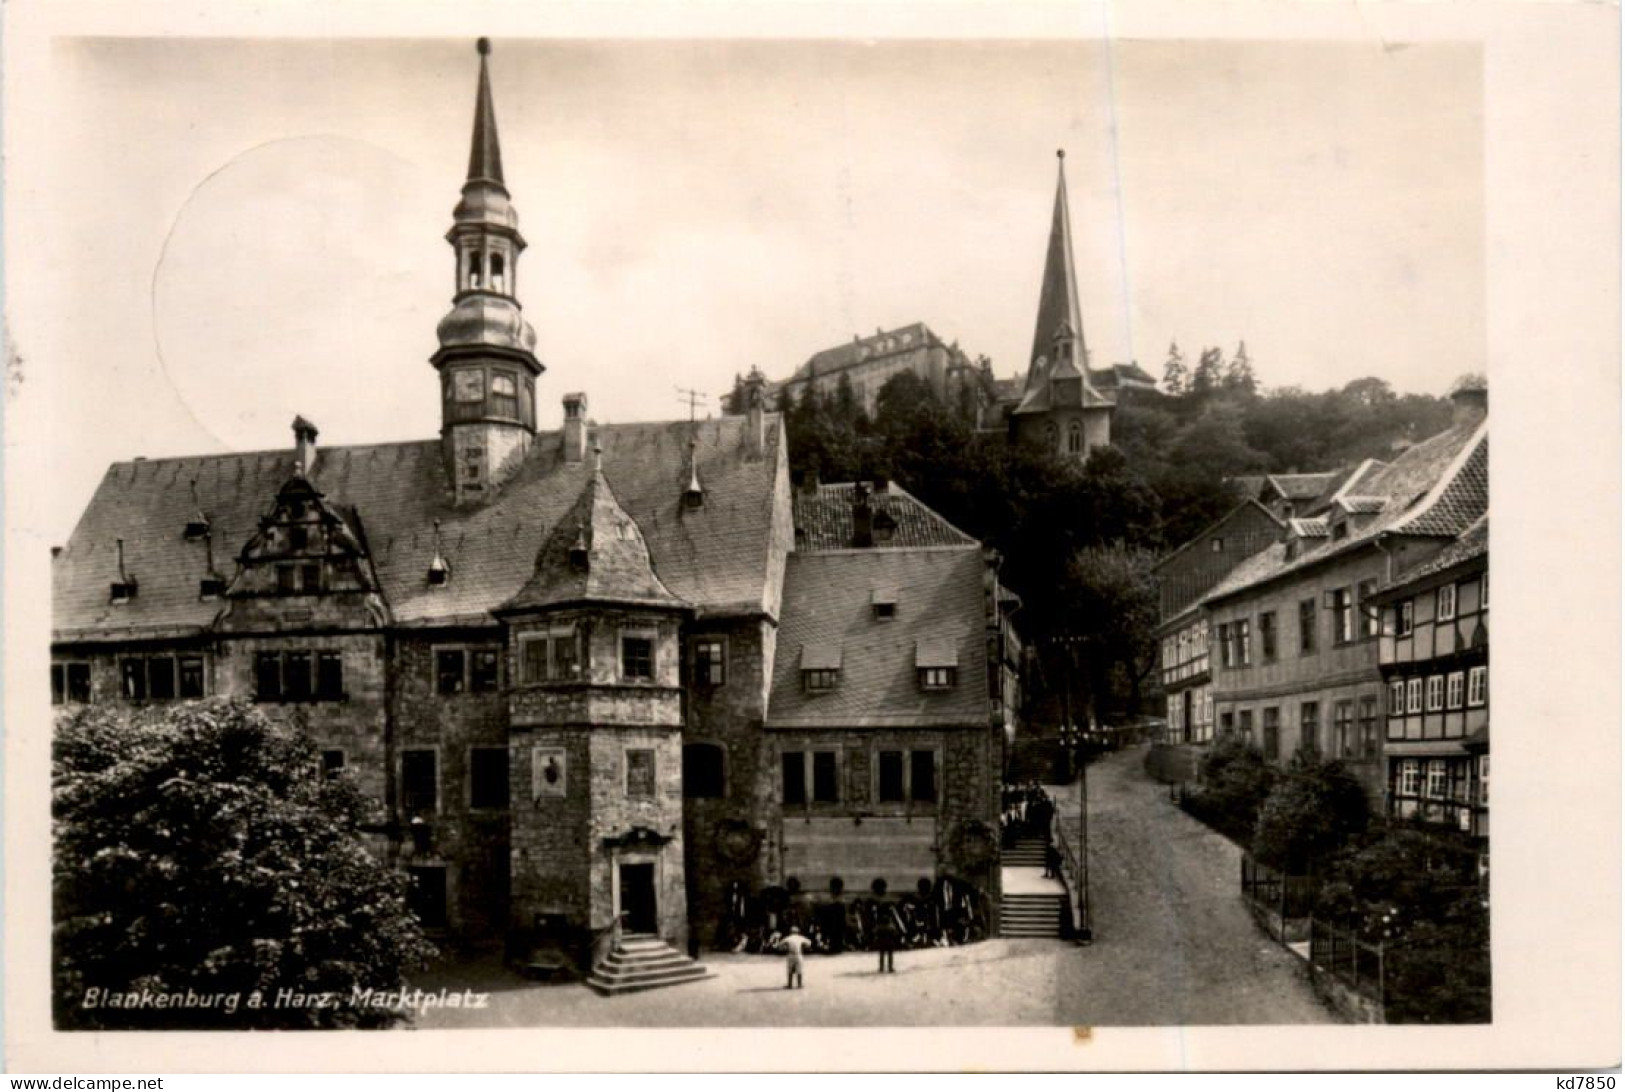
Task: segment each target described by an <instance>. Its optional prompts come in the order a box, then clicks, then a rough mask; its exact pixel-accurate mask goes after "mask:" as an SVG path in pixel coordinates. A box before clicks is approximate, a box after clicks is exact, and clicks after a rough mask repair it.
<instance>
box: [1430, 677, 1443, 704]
mask: <svg viewBox="0 0 1625 1092" xmlns="http://www.w3.org/2000/svg"><path fill="white" fill-rule="evenodd" d="M1443 708H1444V676H1443V675H1429V676H1428V712H1429V713H1437V712H1438V711H1439V710H1441V709H1443Z"/></svg>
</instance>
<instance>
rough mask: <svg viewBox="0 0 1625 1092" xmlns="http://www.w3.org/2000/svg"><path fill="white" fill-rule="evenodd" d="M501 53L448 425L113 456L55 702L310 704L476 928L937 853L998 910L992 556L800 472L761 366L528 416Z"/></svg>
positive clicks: (929, 866)
mask: <svg viewBox="0 0 1625 1092" xmlns="http://www.w3.org/2000/svg"><path fill="white" fill-rule="evenodd" d="M488 52H489V48H488V46H486V45H485V43H483V42H482V43H481V48H480V53H481V60H480V73H479V87H478V95H477V106H476V111H475V117H474V126H473V147H472V154H471V155H470V158H469V164H468V177H467V181H466V182H465V183H464V185H463V188H462V197H461V200H460V201H459V202H458V203H457V206H456V209H455V211H454V212H453V215H452V226H451V230H450V232H449V233H448V234H447V239H448V241H449V242H450V243H451V248H452V252H453V254H454V260H455V262H456V270H457V293H456V295H455V297H454V302H453V305H452V308H451V310H450V312H449V313H448V314H447V315H446V316H445V317H444V318H443V319H441V321H440V324H439V327H438V331H437V333H438V337H439V349H438V350H437V351H436V352H435V353H434V355H433V356H432V357H431V359H430V362H431V364H432V365H433V368H434V371H435V373H436V386H437V389H438V391H439V396H440V400H441V411H442V421H443V425H442V428H441V433H440V436H439V437H438V438H436V439H426V440H417V441H410V442H404V443H386V444H374V445H365V446H348V447H346V446H337V445H334V446H319V445H318V442H317V440H318V433H317V429H316V426H315V425H314V424H312V423H310V422H307V421H305V420H303V419H302V418H301V419H296V420H295V421H294V423H293V433H294V437H293V438H294V443H293V445H292V446H291V447H290V448H289V449H285V450H281V451H270V452H259V453H249V454H227V455H210V456H202V457H195V458H178V459H156V460H142V459H137V460H134V461H131V462H123V463H118V464H115V465H114V466H112V467H111V468H110V469H109V470H108V472H107V474H106V477H105V478H104V479H103V481H102V483H101V486H100V487H99V488H98V490H97V492H96V494H95V496H94V498H93V499H92V501H91V502H90V505H89V507H88V509H87V510H86V511H85V513H84V515H83V516H82V518H81V519H80V521H79V523H78V525H77V527H76V528H75V530H74V532H73V535H72V537H71V539H70V540H69V542H68V543H67V544H66V546H65V547H63V548H62V549H61V550H60V551H58V552H57V556H56V557H55V560H54V563H53V565H54V567H53V584H54V609H55V617H54V627H55V628H54V632H53V656H52V684H53V691H54V692H53V697H54V698H55V700H56V701H57V702H58V703H59V704H60V705H63V706H72V705H75V704H79V703H84V702H122V703H129V704H150V703H161V702H167V701H175V700H184V699H191V698H200V697H211V696H216V695H221V696H247V697H251V698H253V699H254V700H256V701H258V702H260V703H264V704H265V705H266V706H267V707H268V708H270V709H272V710H273V711H275V710H279V709H280V710H287V709H291V708H294V707H297V708H299V709H302V710H304V712H305V713H306V715H307V719H308V722H309V725H310V728H311V731H312V733H313V734H314V736H315V737H316V739H317V740H318V742H319V746H320V747H321V753H322V762H323V765H324V767H325V772H326V774H328V775H331V776H345V777H351V778H353V779H354V780H355V781H356V783H357V785H358V786H359V787H360V788H361V789H362V791H363V792H364V793H366V794H367V795H368V796H369V797H371V798H372V799H374V800H375V801H377V802H378V803H379V805H380V807H381V813H382V815H383V819H382V820H381V821H380V823H379V824H378V827H377V830H378V833H377V834H376V848H377V851H378V852H379V853H380V855H381V856H383V857H384V858H386V859H387V860H389V861H390V862H392V863H393V864H395V865H397V866H398V867H400V868H403V869H407V870H409V871H410V872H411V873H412V875H413V876H414V878H415V880H416V885H415V892H416V894H415V904H416V909H417V912H418V914H419V916H420V917H421V918H422V919H423V920H424V922H425V923H426V924H427V925H429V926H431V927H435V928H442V929H444V930H446V932H447V935H448V936H450V937H452V938H454V939H457V940H461V941H467V942H473V943H477V942H482V941H491V942H494V941H497V940H500V939H502V938H504V937H509V938H511V937H513V936H515V935H516V934H521V933H525V932H526V931H528V930H532V929H535V928H537V927H538V925H539V924H541V923H544V922H545V923H551V924H553V925H554V926H557V927H560V928H563V929H568V930H574V931H575V932H576V934H577V935H586V934H588V933H591V932H593V931H597V930H602V929H604V928H605V927H606V926H607V925H608V924H609V923H610V922H612V921H613V920H615V918H616V916H617V915H625V918H624V920H625V922H626V927H627V928H628V929H629V930H632V931H635V932H642V933H656V934H659V935H660V936H661V937H662V938H664V939H665V940H666V941H668V942H669V943H671V944H673V945H675V946H677V947H679V948H682V947H683V946H685V945H686V944H687V942H688V939H689V936H690V933H691V931H692V932H693V935H694V936H695V937H696V938H697V939H698V940H700V941H703V942H704V943H707V944H709V943H711V942H712V939H713V936H714V935H715V934H714V929H715V923H716V922H717V921H718V920H719V919H720V918H721V916H722V915H723V913H724V912H725V908H726V905H727V903H728V900H729V897H730V893H731V892H734V891H737V890H748V891H757V890H760V889H761V888H763V887H764V886H767V885H783V884H787V883H788V881H789V880H791V879H792V878H794V879H797V880H799V881H800V883H801V885H802V886H803V887H804V888H805V889H806V890H808V891H820V890H825V889H827V888H828V887H829V884H830V881H831V879H833V878H836V877H840V878H841V879H842V880H843V882H844V884H845V885H846V887H847V889H849V890H851V891H860V890H867V889H868V888H869V886H870V884H871V882H872V880H873V879H874V878H877V877H878V878H885V879H887V880H888V881H889V883H890V884H891V885H892V889H893V890H894V891H895V890H912V889H914V888H915V886H916V884H917V883H918V881H919V880H920V879H922V878H924V879H933V880H935V879H941V878H944V877H951V878H952V879H954V880H955V881H959V882H963V883H965V884H967V885H971V886H972V887H973V888H974V889H976V890H978V891H980V892H981V893H982V895H983V896H984V897H985V899H984V904H985V906H986V907H987V912H988V913H989V914H990V915H992V920H993V921H994V922H995V923H996V920H997V917H996V915H997V905H998V894H999V892H998V876H999V870H998V845H997V837H996V831H997V814H998V771H999V768H1000V764H1001V760H1002V748H1003V739H1004V737H1005V729H1006V727H1007V725H1006V723H1005V722H1006V721H1007V719H1008V712H1007V707H1008V705H1009V701H1008V699H1009V695H1008V694H1004V693H1001V682H1000V680H1001V671H1000V666H1001V662H1003V661H1004V659H1005V658H1004V655H1003V648H1004V645H1003V642H1002V639H1001V637H1000V634H1001V633H1002V632H1008V627H1007V626H1006V625H1005V624H1004V620H1003V618H1002V613H1003V612H1004V610H1005V608H1006V607H1007V606H1008V605H1009V604H1010V597H1008V596H1007V595H1006V594H1003V593H1002V588H1001V587H1000V585H999V583H998V580H997V576H996V573H995V572H994V570H993V564H994V563H995V562H994V559H992V558H991V556H990V555H985V554H984V551H983V550H982V548H981V547H980V546H979V545H978V544H977V543H975V542H974V541H972V540H970V539H968V538H967V537H966V536H964V535H963V534H960V533H959V532H958V531H956V530H955V529H953V528H952V527H950V526H948V525H947V524H946V523H944V522H943V521H942V520H941V519H940V518H939V517H936V516H935V514H934V513H931V512H930V511H929V510H927V509H925V508H924V507H923V506H922V505H920V504H919V503H918V502H917V501H914V500H913V498H912V497H910V496H909V495H908V494H907V493H906V492H904V491H902V490H900V489H898V488H896V487H895V486H890V487H888V486H886V485H885V484H884V483H876V484H875V485H874V486H873V487H872V488H866V487H862V486H859V487H852V486H847V487H844V490H843V489H842V488H838V487H831V486H827V485H826V486H823V487H813V490H812V494H811V495H808V496H802V495H800V493H801V491H796V492H793V491H792V488H791V485H790V480H789V474H788V470H787V461H786V451H785V440H784V431H783V428H782V424H781V421H780V419H779V417H778V416H777V415H776V414H770V413H766V412H764V411H763V408H762V400H761V397H760V392H759V391H757V392H755V397H753V398H752V399H751V400H750V404H749V408H748V412H746V413H745V414H743V415H739V416H728V417H723V418H720V419H713V420H704V421H698V422H688V421H678V422H668V423H639V424H597V423H595V422H594V421H592V420H591V419H590V418H589V416H588V400H587V396H586V395H585V394H581V393H563V394H562V402H563V422H562V427H561V428H559V429H557V430H556V431H538V428H537V416H538V415H537V408H536V396H537V386H538V384H539V383H541V382H542V380H543V375H544V367H543V364H542V362H541V361H540V360H539V359H538V358H537V356H536V352H535V346H536V334H535V331H534V330H532V328H531V326H530V325H529V323H528V322H527V321H526V320H525V317H524V314H523V312H522V310H521V308H520V304H519V300H518V287H519V281H518V272H519V270H518V266H519V259H520V256H521V254H522V252H523V251H524V249H525V239H524V237H523V236H522V235H521V234H520V231H519V219H518V216H517V215H516V213H515V211H514V207H513V205H512V204H511V202H510V195H509V193H508V189H507V187H506V185H505V184H504V181H503V172H502V157H501V152H500V149H499V146H498V141H497V127H496V120H495V115H494V111H493V104H492V96H491V88H490V78H489V73H488V68H487V62H488V58H487V54H488ZM566 370H567V369H566V368H565V367H562V366H561V367H560V368H559V371H561V372H565V371H566ZM577 374H582V373H581V372H577ZM425 386H426V387H427V384H425ZM425 393H427V391H426V392H425ZM990 699H991V700H990ZM736 885H737V886H736Z"/></svg>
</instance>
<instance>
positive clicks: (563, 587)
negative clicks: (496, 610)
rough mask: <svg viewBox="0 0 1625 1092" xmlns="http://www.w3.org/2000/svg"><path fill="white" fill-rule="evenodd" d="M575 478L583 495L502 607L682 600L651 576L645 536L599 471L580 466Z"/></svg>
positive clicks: (659, 603)
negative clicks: (580, 484)
mask: <svg viewBox="0 0 1625 1092" xmlns="http://www.w3.org/2000/svg"><path fill="white" fill-rule="evenodd" d="M575 469H576V468H575V467H571V468H570V470H575ZM570 470H567V471H565V473H569V472H570ZM579 476H580V477H581V478H583V479H584V483H583V485H582V487H581V496H580V497H579V498H578V499H577V500H576V503H575V505H574V506H573V507H571V509H570V511H568V512H566V513H565V514H564V518H562V519H560V520H559V521H558V522H557V523H556V524H554V525H553V530H552V532H551V533H550V534H549V535H548V537H547V541H546V542H544V543H543V544H542V548H541V549H540V550H539V551H538V552H537V554H536V571H535V572H534V573H532V574H531V578H530V579H529V580H528V581H526V582H525V586H524V587H522V588H520V589H519V593H518V594H517V595H515V596H514V597H513V598H512V599H510V600H508V602H507V603H505V604H503V606H502V608H501V609H502V610H504V611H521V610H539V609H542V608H545V607H554V606H560V605H563V604H566V603H584V602H594V603H623V604H635V605H643V606H654V607H681V606H682V605H683V601H682V600H680V599H678V598H677V597H676V596H674V595H673V594H672V593H671V589H670V588H668V587H666V585H665V584H662V583H661V582H660V578H659V577H658V576H656V575H655V573H654V569H653V568H651V566H650V561H649V547H648V546H647V545H646V544H645V543H644V541H643V534H642V532H640V531H639V530H638V525H637V523H636V522H635V521H634V520H633V519H632V517H631V516H629V515H627V514H626V510H625V509H623V508H622V507H621V506H620V504H619V502H617V501H616V500H615V491H614V490H613V489H611V488H610V486H609V482H608V481H607V480H606V479H605V478H604V473H603V471H602V470H586V469H585V468H584V467H583V469H581V471H580V472H579Z"/></svg>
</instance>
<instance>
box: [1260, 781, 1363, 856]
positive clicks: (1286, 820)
mask: <svg viewBox="0 0 1625 1092" xmlns="http://www.w3.org/2000/svg"><path fill="white" fill-rule="evenodd" d="M1369 818H1370V812H1369V809H1368V807H1367V805H1366V799H1365V790H1364V789H1362V788H1361V787H1360V783H1359V781H1357V780H1356V779H1355V777H1354V775H1353V774H1351V773H1349V771H1348V768H1347V767H1345V766H1344V765H1343V764H1342V763H1341V762H1336V761H1333V762H1322V761H1321V760H1320V758H1319V757H1318V756H1317V755H1315V754H1314V752H1312V751H1305V750H1300V751H1298V752H1297V753H1296V754H1294V755H1293V756H1292V761H1291V763H1290V764H1289V765H1288V766H1287V769H1286V772H1285V774H1283V775H1282V776H1281V777H1280V778H1279V779H1278V780H1277V781H1276V782H1275V785H1274V787H1273V788H1272V789H1271V790H1270V793H1269V796H1268V798H1267V799H1266V800H1265V801H1264V809H1263V811H1262V812H1261V813H1260V814H1259V816H1258V827H1257V829H1256V830H1255V831H1254V834H1253V846H1252V848H1253V856H1255V857H1257V858H1258V859H1259V860H1260V861H1262V862H1264V863H1265V864H1267V865H1269V866H1270V867H1272V868H1278V869H1280V870H1281V871H1283V872H1287V873H1290V874H1294V875H1303V874H1306V873H1309V872H1311V871H1313V870H1314V868H1315V865H1316V862H1318V861H1320V860H1321V859H1322V858H1325V857H1328V856H1330V855H1331V854H1332V853H1335V852H1336V851H1337V850H1339V849H1342V848H1343V846H1344V845H1345V844H1346V843H1347V842H1348V841H1349V839H1351V838H1353V837H1354V836H1355V835H1357V834H1359V833H1361V832H1362V831H1364V830H1365V828H1366V823H1367V822H1368V821H1369Z"/></svg>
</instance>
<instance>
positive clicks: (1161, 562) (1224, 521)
mask: <svg viewBox="0 0 1625 1092" xmlns="http://www.w3.org/2000/svg"><path fill="white" fill-rule="evenodd" d="M1228 480H1229V481H1230V482H1231V483H1237V482H1241V481H1243V480H1244V479H1241V478H1230V479H1228ZM1260 480H1262V479H1260ZM1248 508H1256V509H1258V511H1259V512H1260V513H1261V514H1262V515H1263V516H1264V517H1265V518H1266V519H1268V520H1269V521H1270V522H1271V523H1273V524H1275V525H1276V526H1277V527H1285V526H1286V524H1285V523H1283V522H1282V521H1281V520H1280V519H1278V518H1276V515H1275V513H1274V512H1271V511H1270V510H1269V509H1268V508H1267V507H1266V506H1265V505H1264V504H1263V503H1262V502H1260V501H1259V500H1257V499H1256V498H1255V497H1251V496H1249V497H1248V498H1247V499H1246V500H1244V501H1242V502H1241V503H1240V504H1238V505H1236V506H1235V507H1234V508H1232V509H1230V511H1228V512H1226V513H1225V514H1224V515H1222V516H1220V517H1219V518H1218V519H1216V520H1214V521H1213V522H1212V523H1210V524H1208V525H1207V526H1206V527H1204V528H1202V530H1200V531H1198V532H1197V533H1196V534H1194V535H1192V536H1191V537H1190V538H1189V539H1187V540H1185V542H1183V543H1181V544H1180V545H1179V546H1177V547H1175V548H1174V549H1173V550H1170V551H1169V552H1168V553H1167V554H1165V555H1164V556H1162V557H1161V558H1158V559H1157V563H1156V564H1155V565H1153V566H1152V569H1153V571H1154V570H1157V569H1161V568H1162V567H1163V566H1165V565H1167V564H1168V563H1169V562H1170V561H1172V560H1174V558H1176V557H1179V556H1181V555H1183V554H1185V553H1186V552H1187V551H1189V550H1190V549H1191V548H1192V547H1193V546H1195V545H1196V544H1197V543H1199V542H1202V543H1205V542H1207V541H1208V540H1209V539H1210V538H1212V537H1213V534H1214V532H1216V531H1219V530H1221V529H1223V528H1224V527H1225V526H1227V525H1228V524H1229V523H1230V521H1231V520H1233V519H1235V518H1236V517H1237V516H1238V515H1241V514H1242V513H1243V512H1245V511H1246V510H1247V509H1248Z"/></svg>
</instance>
